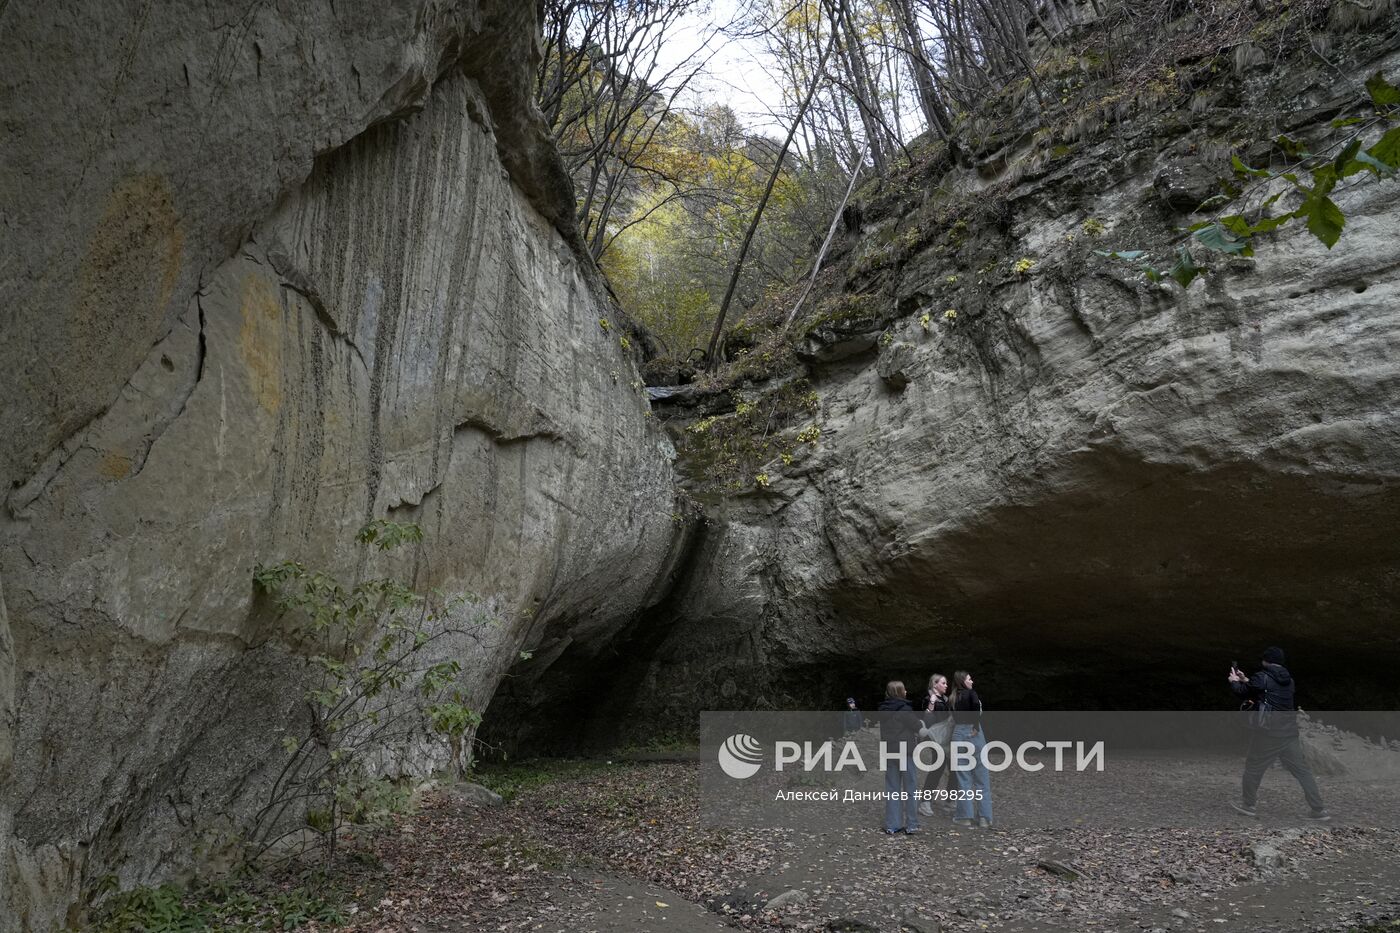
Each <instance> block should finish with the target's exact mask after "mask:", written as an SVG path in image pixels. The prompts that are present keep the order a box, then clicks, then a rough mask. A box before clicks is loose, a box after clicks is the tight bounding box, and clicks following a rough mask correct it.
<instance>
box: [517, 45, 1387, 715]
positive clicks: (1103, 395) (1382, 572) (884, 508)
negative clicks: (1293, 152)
mask: <svg viewBox="0 0 1400 933" xmlns="http://www.w3.org/2000/svg"><path fill="white" fill-rule="evenodd" d="M1394 27H1395V22H1394V18H1393V17H1392V19H1391V20H1390V21H1388V22H1387V24H1386V25H1385V26H1384V28H1378V29H1376V30H1375V31H1374V32H1372V33H1370V34H1368V35H1366V36H1362V37H1352V38H1350V39H1345V40H1343V41H1341V42H1339V43H1338V49H1335V50H1334V54H1335V55H1336V56H1337V57H1338V58H1339V59H1340V60H1342V61H1344V62H1345V64H1346V66H1347V68H1348V72H1347V74H1346V75H1338V74H1337V73H1336V72H1334V71H1331V70H1329V69H1328V68H1327V67H1326V66H1323V65H1321V64H1318V63H1315V62H1306V61H1300V60H1289V61H1288V62H1287V63H1286V64H1285V65H1282V66H1279V68H1280V69H1283V70H1286V72H1287V80H1286V81H1275V77H1276V73H1263V72H1261V71H1258V70H1256V71H1254V72H1246V73H1244V74H1236V73H1234V72H1233V71H1230V70H1229V69H1228V68H1227V69H1225V70H1223V71H1222V72H1220V73H1219V74H1216V75H1214V76H1212V77H1207V78H1206V79H1205V80H1204V81H1203V82H1202V83H1198V85H1197V87H1196V90H1195V93H1194V95H1192V94H1187V95H1185V96H1184V97H1183V98H1182V99H1181V100H1179V101H1177V102H1172V101H1168V102H1167V103H1166V104H1164V105H1161V106H1155V107H1147V108H1144V110H1143V111H1142V112H1141V113H1139V114H1138V115H1137V116H1135V117H1133V118H1131V119H1127V120H1124V121H1123V122H1121V123H1120V124H1119V125H1118V126H1117V127H1116V128H1115V129H1114V130H1113V131H1112V132H1111V133H1107V134H1104V135H1103V136H1100V137H1099V138H1098V139H1097V140H1095V139H1093V138H1089V139H1085V140H1082V141H1080V142H1077V143H1071V144H1066V145H1060V146H1059V151H1057V152H1054V153H1053V154H1049V157H1048V158H1045V157H1042V158H1034V157H1033V156H1034V153H1033V152H1032V147H1031V146H1030V145H1029V144H1028V139H1029V132H1027V133H1026V135H1025V136H1022V137H1019V138H1018V133H1012V134H1011V135H1010V136H1009V137H1006V138H1005V139H1004V141H1003V145H1001V146H1000V147H996V146H993V147H989V148H990V149H991V150H992V151H989V152H988V153H986V154H984V155H981V156H980V157H978V158H975V159H973V160H969V161H970V162H971V164H967V165H964V166H961V167H953V168H951V169H949V168H948V166H947V164H946V163H943V164H942V165H934V166H932V167H930V168H924V169H922V170H918V171H915V172H913V173H911V175H910V176H909V177H907V178H903V179H894V180H892V181H889V182H886V183H885V184H884V185H883V186H881V185H872V186H868V187H867V189H866V191H865V192H864V201H863V203H862V204H860V205H859V206H858V208H857V209H855V210H852V211H848V215H849V216H858V217H860V218H861V220H860V221H859V223H860V227H859V228H858V229H852V230H848V231H847V234H846V238H845V242H844V245H843V247H842V249H843V250H844V252H843V253H842V254H838V255H837V256H836V257H835V258H834V261H833V263H832V267H833V270H832V272H831V273H830V275H829V277H828V279H827V283H828V284H827V285H826V296H827V297H828V298H829V299H834V298H835V297H837V296H839V295H842V294H845V295H850V294H859V295H863V296H866V306H868V307H870V308H871V309H872V310H870V311H869V312H868V313H866V312H862V313H860V314H853V315H848V316H846V317H845V318H839V317H838V318H837V320H836V321H835V323H830V324H828V323H823V324H820V325H817V326H813V327H812V328H811V329H810V331H809V336H808V337H807V338H806V344H805V346H800V347H799V348H798V354H799V356H800V357H801V358H802V359H804V360H805V363H804V365H803V366H802V369H801V371H800V372H798V373H791V372H788V373H780V374H778V377H777V380H778V381H781V380H782V379H785V378H792V377H793V376H795V375H796V376H801V377H802V378H805V379H807V380H808V381H809V382H810V384H811V386H812V388H813V389H814V390H815V391H816V392H817V394H818V396H819V400H820V402H819V411H818V412H817V413H816V414H815V416H814V417H812V418H811V419H810V423H815V424H816V425H818V426H819V428H820V431H821V434H820V439H819V440H818V441H817V442H816V443H815V444H809V443H801V442H798V441H797V440H796V438H795V437H790V439H789V446H790V450H791V454H790V456H791V457H792V458H793V459H792V462H791V463H790V464H788V465H785V464H784V463H783V462H781V461H779V460H777V459H774V460H772V461H770V462H768V463H766V464H756V465H755V466H754V467H753V469H754V470H755V471H758V470H762V471H764V472H765V473H766V474H767V477H766V478H767V480H768V484H767V486H766V487H765V486H763V485H759V484H755V483H754V482H753V481H752V478H751V477H746V478H745V480H746V481H747V484H748V489H747V491H745V492H741V493H739V494H737V495H730V496H727V497H726V498H725V499H724V500H723V501H722V502H720V503H718V504H717V505H715V506H714V508H713V521H712V523H711V524H710V526H709V527H708V528H706V529H704V532H703V540H702V541H701V543H700V544H699V545H698V546H697V548H696V550H695V553H694V554H693V556H692V559H691V562H690V568H691V572H690V573H689V574H688V576H687V578H686V580H685V582H684V583H683V584H682V586H683V589H682V591H680V592H677V593H675V594H672V596H671V599H670V600H669V601H668V604H667V606H666V607H663V612H662V615H663V616H664V618H663V619H658V620H656V621H657V622H658V623H659V624H657V625H655V626H653V627H652V629H651V632H652V637H653V642H652V643H651V644H650V646H649V649H648V652H647V653H646V654H645V655H644V657H643V658H642V659H641V660H627V659H623V660H620V661H619V664H618V667H617V672H618V675H619V681H620V683H621V684H622V686H621V687H619V688H618V690H617V691H615V693H614V694H613V695H612V698H611V702H610V703H609V704H608V706H607V713H606V715H605V716H604V717H603V724H602V725H601V726H600V728H599V729H598V730H597V731H596V732H595V735H596V736H597V737H599V738H602V736H603V732H604V728H605V727H606V728H613V726H614V725H615V724H616V722H617V721H618V719H619V717H622V716H624V715H627V714H626V713H625V712H624V711H627V710H632V711H635V712H634V713H633V714H632V715H634V716H635V717H636V720H635V721H636V722H638V723H639V724H645V726H646V727H647V728H649V729H651V730H656V731H671V732H683V731H684V730H685V729H686V728H687V723H689V722H690V721H692V720H693V714H694V711H695V710H697V709H715V708H718V709H733V708H750V707H753V706H758V707H760V708H761V707H763V706H764V705H768V704H772V705H776V706H784V705H797V706H802V705H804V704H818V705H819V708H836V706H835V705H839V704H840V703H841V699H842V698H843V697H845V696H847V695H848V694H850V693H857V694H858V695H860V696H861V697H862V698H863V699H864V700H866V701H869V700H873V699H875V698H876V697H878V695H879V694H878V691H879V690H880V689H881V688H882V685H883V683H884V682H885V680H886V679H888V678H890V677H894V676H898V677H902V678H904V679H905V680H906V681H912V682H913V683H914V684H916V685H918V686H922V684H923V682H924V680H925V679H926V678H927V677H928V675H929V674H930V673H931V672H933V671H941V672H943V673H945V674H948V675H951V674H952V673H953V671H954V670H955V669H963V668H966V669H969V670H973V671H975V672H977V674H978V683H979V688H980V689H981V690H982V691H983V693H984V696H985V697H987V698H988V702H989V703H995V705H997V706H998V707H1000V708H1023V707H1024V708H1037V707H1054V706H1061V705H1066V704H1082V705H1087V706H1106V707H1110V708H1111V707H1124V708H1134V707H1136V708H1173V707H1176V708H1179V707H1191V706H1198V705H1219V704H1221V703H1223V702H1226V700H1227V698H1226V696H1225V695H1224V694H1223V693H1222V692H1221V688H1222V687H1223V677H1224V673H1225V671H1226V670H1227V665H1228V662H1230V661H1231V660H1237V661H1239V662H1240V663H1241V664H1249V663H1252V662H1253V661H1254V660H1256V659H1257V652H1259V651H1261V650H1262V648H1263V647H1264V646H1265V645H1269V644H1273V643H1280V644H1283V645H1285V646H1286V647H1287V648H1288V649H1289V652H1290V654H1291V655H1292V656H1293V657H1294V658H1295V660H1296V666H1295V668H1294V669H1295V673H1297V674H1298V675H1299V676H1300V677H1301V678H1303V682H1304V684H1305V695H1304V697H1303V700H1304V703H1305V705H1306V704H1311V705H1315V706H1319V707H1328V706H1330V707H1332V708H1337V709H1351V708H1372V706H1373V705H1374V706H1377V707H1382V706H1392V705H1393V704H1394V703H1395V702H1396V701H1397V700H1400V695H1398V694H1397V692H1396V687H1395V679H1394V665H1395V663H1396V661H1397V660H1400V651H1397V649H1398V648H1400V635H1397V630H1396V627H1395V624H1396V623H1395V606H1396V605H1397V601H1400V538H1397V537H1396V536H1395V535H1394V534H1393V529H1394V528H1395V527H1397V522H1400V420H1397V417H1396V412H1397V411H1400V240H1397V238H1396V236H1395V231H1396V230H1397V229H1400V184H1397V183H1395V182H1394V181H1383V182H1377V183H1369V184H1355V185H1351V186H1348V187H1347V188H1346V190H1343V191H1341V192H1340V193H1339V195H1338V202H1339V203H1340V204H1341V206H1342V208H1343V210H1344V211H1345V213H1346V216H1347V228H1346V233H1345V235H1344V237H1343V238H1342V241H1341V242H1340V243H1339V244H1338V245H1337V246H1336V248H1335V249H1333V250H1331V251H1329V250H1327V249H1326V248H1325V247H1323V246H1322V245H1321V244H1320V243H1318V242H1317V241H1316V240H1315V239H1313V238H1312V237H1311V236H1310V235H1309V234H1308V233H1307V232H1306V231H1305V230H1302V229H1300V228H1296V227H1295V228H1290V229H1287V230H1286V231H1285V232H1284V233H1283V234H1282V235H1280V236H1278V237H1275V238H1270V239H1267V240H1261V241H1260V244H1259V246H1258V254H1257V256H1256V257H1255V259H1254V260H1252V261H1247V260H1239V261H1235V262H1234V263H1233V264H1230V263H1226V262H1216V263H1214V265H1215V266H1216V268H1215V269H1214V270H1213V271H1212V273H1211V274H1210V275H1209V276H1208V277H1207V278H1206V279H1205V280H1204V281H1197V282H1196V283H1195V284H1194V285H1193V286H1192V287H1191V288H1190V289H1188V290H1184V291H1183V290H1182V289H1180V288H1179V287H1177V286H1176V285H1174V284H1170V283H1168V284H1166V285H1152V284H1150V283H1148V282H1147V281H1146V279H1145V278H1143V277H1142V276H1141V275H1140V274H1139V273H1137V271H1136V269H1135V268H1134V267H1133V266H1132V265H1130V264H1128V263H1124V262H1120V261H1117V260H1113V259H1109V258H1105V257H1102V256H1098V255H1095V254H1094V252H1093V251H1094V250H1095V249H1129V248H1133V247H1144V246H1155V247H1161V246H1162V245H1163V244H1164V242H1165V241H1166V240H1168V239H1169V238H1170V236H1171V235H1172V230H1173V228H1181V227H1184V226H1185V225H1186V223H1188V222H1189V221H1187V220H1186V219H1185V217H1186V211H1183V210H1181V209H1180V208H1181V205H1182V204H1189V205H1190V207H1188V208H1187V210H1190V209H1192V208H1194V206H1195V205H1197V204H1199V203H1200V201H1201V200H1202V199H1203V198H1204V197H1206V196H1208V195H1210V194H1211V193H1213V189H1214V184H1213V182H1214V179H1215V178H1217V177H1221V176H1225V175H1228V174H1229V168H1228V166H1229V151H1230V147H1231V145H1238V144H1239V143H1238V142H1235V141H1238V140H1248V139H1251V138H1257V139H1261V140H1264V141H1265V142H1264V143H1263V144H1262V146H1263V148H1262V149H1261V151H1260V153H1259V160H1260V161H1264V160H1266V159H1267V158H1268V154H1267V151H1265V150H1267V145H1268V144H1267V140H1268V139H1270V138H1271V136H1272V135H1273V134H1272V133H1271V132H1270V127H1271V126H1272V127H1273V129H1274V132H1277V131H1278V130H1279V129H1286V130H1287V131H1288V132H1290V133H1293V134H1294V135H1296V136H1298V137H1300V138H1304V139H1307V140H1308V141H1309V142H1311V143H1314V144H1315V145H1317V146H1321V145H1323V144H1325V143H1324V141H1325V140H1328V139H1329V138H1336V134H1338V133H1339V132H1340V131H1339V130H1337V129H1336V128H1334V127H1333V126H1332V124H1331V121H1332V120H1333V119H1334V118H1336V117H1339V116H1345V115H1347V114H1349V113H1351V112H1353V110H1354V109H1356V108H1359V109H1360V110H1361V112H1365V110H1366V106H1365V105H1364V103H1363V102H1364V101H1365V97H1364V93H1359V92H1358V89H1359V87H1360V84H1361V81H1362V80H1364V78H1365V77H1366V76H1368V75H1370V74H1372V73H1373V72H1374V71H1376V70H1377V69H1380V70H1384V71H1385V73H1386V74H1388V75H1390V76H1392V77H1394V76H1395V75H1397V74H1400V55H1397V54H1396V48H1397V45H1400V41H1397V38H1396V31H1395V28H1394ZM1246 102H1249V103H1246ZM1251 113H1253V114H1266V115H1269V116H1267V117H1266V119H1265V122H1264V123H1263V124H1261V125H1259V126H1255V125H1254V124H1253V123H1252V122H1251V120H1252V118H1251V116H1250V114H1251ZM1057 143H1059V140H1057V139H1050V140H1049V141H1048V142H1047V143H1045V148H1046V149H1048V148H1049V147H1050V145H1052V144H1057ZM1042 152H1043V151H1042ZM1202 179H1204V187H1203V190H1202V191H1195V190H1191V189H1192V185H1193V184H1194V185H1195V186H1196V187H1198V188H1199V187H1201V184H1202V182H1201V180H1202ZM960 189H961V190H963V191H966V192H968V197H967V198H966V199H965V201H964V206H963V207H962V208H960V210H962V211H964V213H963V215H962V218H963V219H961V220H959V219H958V218H957V215H956V214H954V216H952V217H946V216H945V217H944V218H943V219H942V220H941V221H935V222H930V216H931V215H932V213H933V211H932V210H931V205H932V204H934V203H936V201H937V199H938V198H945V199H946V192H947V191H950V190H951V191H958V190H960ZM1193 219H1194V218H1193ZM1158 255H1162V253H1159V254H1158ZM1021 260H1026V263H1025V264H1022V263H1021ZM1018 267H1019V268H1018ZM821 297H822V296H821V295H820V294H819V295H818V300H821ZM783 310H785V309H783ZM948 310H952V311H954V312H956V316H950V315H945V311H948ZM773 385H774V383H772V382H770V383H749V384H740V385H739V386H737V387H736V388H735V389H734V390H733V391H731V392H729V393H726V394H720V395H718V396H714V395H712V396H709V397H705V396H704V395H703V394H701V393H695V394H694V396H693V397H692V399H691V402H692V403H693V404H694V405H695V406H696V407H694V408H691V409H687V408H686V407H685V403H681V404H680V405H677V406H675V408H674V409H673V411H674V413H673V414H672V415H670V416H669V418H670V419H671V421H672V422H673V423H674V424H677V425H680V426H690V427H696V428H697V429H698V428H703V424H697V421H698V418H699V416H700V415H716V416H718V417H719V418H721V419H722V418H726V417H733V415H732V414H727V413H726V412H732V410H733V405H734V402H735V401H736V399H737V398H738V397H740V396H742V397H745V398H747V399H749V400H750V401H751V402H754V403H755V404H757V405H758V406H759V409H760V410H763V407H764V406H765V405H767V404H768V402H767V399H768V398H769V397H770V394H771V393H773V392H774V391H775V390H774V389H773ZM801 426H802V422H800V421H799V422H798V423H797V424H795V425H794V426H793V427H792V428H791V429H790V434H792V435H795V434H796V431H797V429H798V428H799V427H801ZM710 430H713V429H710ZM677 436H678V437H680V438H687V437H694V436H695V432H684V431H677ZM665 624H669V625H670V634H669V635H666V636H665V637H664V638H663V637H659V635H658V633H660V632H661V631H663V630H664V628H665ZM1166 658H1171V659H1175V660H1174V661H1172V662H1171V663H1169V664H1165V665H1164V664H1163V662H1162V659H1166ZM564 682H566V678H561V679H560V680H559V681H558V682H557V683H564ZM513 686H514V685H513ZM550 689H551V695H556V696H557V694H554V693H553V692H552V691H553V689H554V685H553V684H552V685H551V687H550ZM833 704H835V705H833Z"/></svg>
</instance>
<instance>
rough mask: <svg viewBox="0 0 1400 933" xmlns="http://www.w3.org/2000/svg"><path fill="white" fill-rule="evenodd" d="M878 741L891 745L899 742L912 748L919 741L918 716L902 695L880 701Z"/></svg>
mask: <svg viewBox="0 0 1400 933" xmlns="http://www.w3.org/2000/svg"><path fill="white" fill-rule="evenodd" d="M877 718H878V719H879V720H880V741H881V742H884V743H885V745H886V746H888V747H893V746H895V745H898V744H899V743H900V742H906V743H908V745H909V747H910V748H911V749H912V748H913V747H914V746H915V745H916V744H918V742H919V717H918V716H917V715H915V713H914V707H912V706H910V705H909V701H908V700H906V699H904V698H903V697H886V698H885V699H884V700H882V701H881V702H880V712H879V714H878V716H877Z"/></svg>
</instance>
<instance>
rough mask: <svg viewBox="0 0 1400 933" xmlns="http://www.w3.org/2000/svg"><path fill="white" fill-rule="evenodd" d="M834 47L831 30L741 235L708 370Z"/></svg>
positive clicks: (707, 360) (708, 352) (717, 320)
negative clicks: (755, 239)
mask: <svg viewBox="0 0 1400 933" xmlns="http://www.w3.org/2000/svg"><path fill="white" fill-rule="evenodd" d="M835 44H836V31H835V30H832V33H831V36H830V37H829V38H828V39H827V40H826V48H825V49H824V50H822V57H821V61H819V62H818V63H817V70H816V72H815V73H814V74H813V75H812V83H811V85H810V86H809V87H808V88H807V96H806V97H804V98H803V99H802V106H800V107H798V108H797V115H796V116H794V117H793V118H792V126H791V127H789V128H788V134H787V138H786V139H784V140H783V146H782V148H781V149H779V150H778V157H777V158H776V159H774V160H773V171H772V173H771V174H770V175H769V176H768V186H767V187H766V188H764V189H763V197H762V198H760V199H759V201H758V206H757V207H756V208H754V212H753V219H751V220H750V221H749V229H748V231H747V232H746V233H745V234H744V242H743V243H742V244H740V246H739V255H738V257H737V258H736V259H735V260H734V271H733V272H732V273H731V274H730V276H729V287H728V288H726V289H725V290H724V300H723V301H722V302H720V306H719V315H718V317H716V318H715V329H714V333H712V334H711V335H710V345H709V347H708V348H707V349H706V350H705V363H706V366H707V367H708V368H709V369H714V368H715V363H716V357H715V347H716V346H718V345H719V335H720V333H721V332H722V331H723V330H724V318H725V315H726V314H728V313H729V303H730V302H731V301H733V300H734V291H735V289H737V288H738V287H739V274H740V273H741V272H743V271H744V257H745V256H746V255H748V252H749V244H751V243H752V242H753V235H754V232H755V231H756V230H757V229H758V222H759V221H760V220H762V219H763V210H764V208H766V207H767V206H768V199H769V198H770V197H771V196H772V195H773V186H774V185H776V184H777V183H778V175H779V173H781V172H782V170H783V162H784V160H786V159H787V153H788V149H789V147H791V146H792V138H793V137H794V136H796V135H797V127H798V124H800V123H801V122H802V118H803V117H804V116H806V114H807V108H808V107H810V106H811V105H812V98H813V97H815V96H816V93H817V85H819V84H820V83H821V78H822V73H823V72H824V71H825V70H826V60H827V58H828V57H829V56H830V55H831V49H832V46H834V45H835Z"/></svg>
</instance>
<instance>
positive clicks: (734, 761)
mask: <svg viewBox="0 0 1400 933" xmlns="http://www.w3.org/2000/svg"><path fill="white" fill-rule="evenodd" d="M762 760H763V746H761V745H759V744H758V739H756V738H754V737H753V736H751V735H745V734H744V733H742V732H738V733H735V734H734V735H731V736H730V737H729V738H727V739H725V740H724V744H723V745H721V746H720V747H719V767H720V770H722V771H723V772H724V773H725V774H727V775H729V776H730V777H732V778H735V779H736V780H740V781H742V780H744V779H745V778H751V777H753V776H754V775H755V774H757V773H758V767H759V762H760V761H762Z"/></svg>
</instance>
